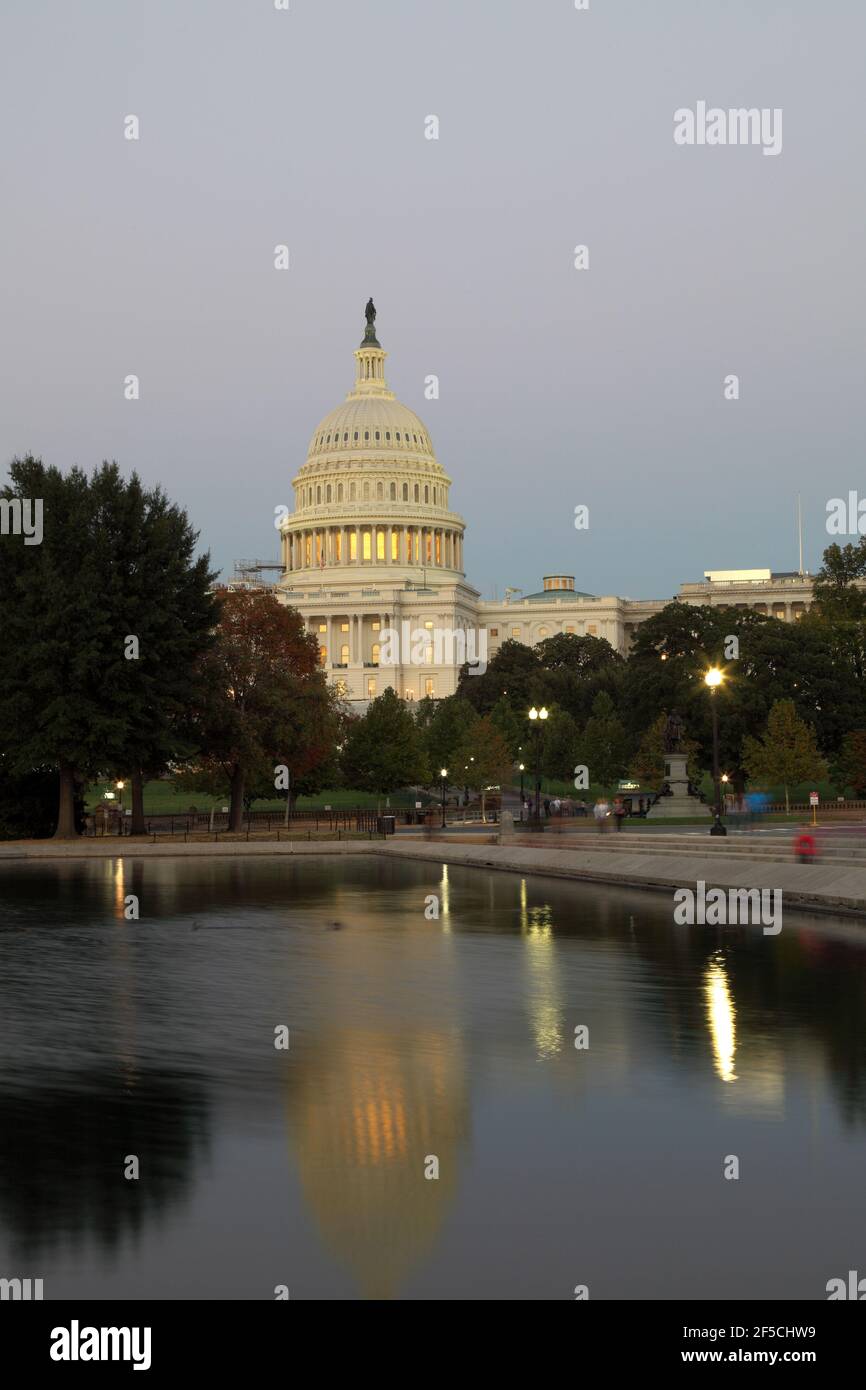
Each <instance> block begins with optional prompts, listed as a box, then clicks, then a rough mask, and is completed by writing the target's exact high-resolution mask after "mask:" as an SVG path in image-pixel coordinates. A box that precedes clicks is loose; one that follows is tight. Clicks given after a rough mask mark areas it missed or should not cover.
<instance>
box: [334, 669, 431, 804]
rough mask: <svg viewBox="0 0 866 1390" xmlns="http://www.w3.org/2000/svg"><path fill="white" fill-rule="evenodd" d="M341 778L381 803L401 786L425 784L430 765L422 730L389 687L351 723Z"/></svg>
mask: <svg viewBox="0 0 866 1390" xmlns="http://www.w3.org/2000/svg"><path fill="white" fill-rule="evenodd" d="M343 778H344V780H345V782H346V785H347V786H349V787H354V788H355V789H356V790H358V791H368V792H375V793H376V795H377V797H378V798H379V800H380V803H381V798H382V797H383V796H387V795H389V793H391V792H395V791H397V790H398V789H399V788H400V787H407V786H413V785H415V786H416V785H418V784H419V783H421V784H426V783H427V782H429V780H430V764H429V762H428V759H427V754H426V751H425V748H424V740H423V738H422V735H421V731H420V730H419V729H418V726H417V725H416V723H415V720H414V718H413V717H412V714H411V712H410V710H409V709H407V707H406V702H405V701H404V700H401V699H400V697H399V696H398V695H397V693H396V691H395V690H392V689H391V687H390V686H389V687H388V689H387V690H383V692H382V694H381V695H379V696H377V698H376V699H375V700H372V701H371V703H370V705H369V706H368V708H367V711H366V713H365V714H364V715H363V716H362V717H361V718H360V719H355V720H353V721H352V722H351V723H350V724H349V727H348V730H347V733H346V742H345V744H344V747H343Z"/></svg>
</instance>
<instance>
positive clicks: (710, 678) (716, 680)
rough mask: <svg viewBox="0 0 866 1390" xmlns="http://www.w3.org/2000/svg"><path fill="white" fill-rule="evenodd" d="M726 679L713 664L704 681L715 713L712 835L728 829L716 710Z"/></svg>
mask: <svg viewBox="0 0 866 1390" xmlns="http://www.w3.org/2000/svg"><path fill="white" fill-rule="evenodd" d="M723 680H724V675H723V674H722V672H721V671H720V670H719V668H718V666H713V667H711V669H710V670H709V671H707V673H706V675H705V676H704V683H705V684H706V685H707V686H708V687H709V692H710V709H711V710H712V713H713V786H714V787H715V790H716V810H715V820H714V821H713V824H712V825H711V826H710V834H711V835H727V833H728V832H727V830H726V829H725V827H724V826H723V825H722V782H721V778H720V776H719V716H718V712H717V710H716V691H717V690H718V688H719V686H720V685H721V683H722V681H723Z"/></svg>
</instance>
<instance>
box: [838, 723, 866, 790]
mask: <svg viewBox="0 0 866 1390" xmlns="http://www.w3.org/2000/svg"><path fill="white" fill-rule="evenodd" d="M832 777H833V781H834V782H835V784H836V786H837V788H838V789H839V791H844V790H845V788H846V787H853V788H854V793H855V795H856V796H866V731H864V730H863V729H856V730H855V731H854V732H853V733H850V734H846V735H845V737H844V738H843V740H842V747H841V749H840V752H839V757H838V758H837V760H836V762H835V763H834V764H833V768H832Z"/></svg>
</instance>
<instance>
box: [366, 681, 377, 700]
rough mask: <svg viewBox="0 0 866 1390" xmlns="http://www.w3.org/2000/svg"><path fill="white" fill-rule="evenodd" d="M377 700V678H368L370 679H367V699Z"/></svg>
mask: <svg viewBox="0 0 866 1390" xmlns="http://www.w3.org/2000/svg"><path fill="white" fill-rule="evenodd" d="M375 698H376V677H375V676H368V677H367V699H368V700H374V699H375Z"/></svg>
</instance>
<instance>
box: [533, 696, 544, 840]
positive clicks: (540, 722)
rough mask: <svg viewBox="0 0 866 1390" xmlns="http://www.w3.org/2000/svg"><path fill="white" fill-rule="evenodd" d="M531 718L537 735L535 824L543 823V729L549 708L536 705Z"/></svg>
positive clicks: (534, 732)
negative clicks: (537, 707)
mask: <svg viewBox="0 0 866 1390" xmlns="http://www.w3.org/2000/svg"><path fill="white" fill-rule="evenodd" d="M529 718H530V719H531V720H532V732H533V734H534V736H535V824H536V825H539V826H540V825H541V730H542V729H543V728H544V721H545V719H546V718H547V710H546V709H545V707H544V705H542V706H541V709H536V708H535V705H533V706H532V709H531V710H530V711H529Z"/></svg>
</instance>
